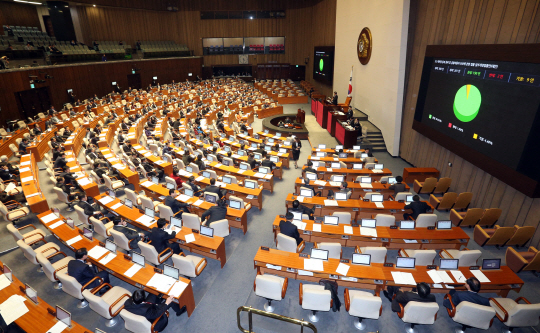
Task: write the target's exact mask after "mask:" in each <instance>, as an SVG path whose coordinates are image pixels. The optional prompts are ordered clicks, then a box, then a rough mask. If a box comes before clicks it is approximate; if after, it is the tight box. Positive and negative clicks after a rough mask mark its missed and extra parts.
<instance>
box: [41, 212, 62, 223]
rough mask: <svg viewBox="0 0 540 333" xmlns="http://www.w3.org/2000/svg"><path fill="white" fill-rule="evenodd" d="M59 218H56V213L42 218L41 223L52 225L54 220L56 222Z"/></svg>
mask: <svg viewBox="0 0 540 333" xmlns="http://www.w3.org/2000/svg"><path fill="white" fill-rule="evenodd" d="M57 218H58V216H56V214H54V213H50V214H48V215H45V216H43V217H42V218H41V221H43V223H45V224H47V223H50V222H52V221H54V220H56V219H57Z"/></svg>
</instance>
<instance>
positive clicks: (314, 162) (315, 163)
mask: <svg viewBox="0 0 540 333" xmlns="http://www.w3.org/2000/svg"><path fill="white" fill-rule="evenodd" d="M311 163H313V167H314V168H315V169H317V168H318V167H320V166H321V167H322V166H324V162H319V161H312V162H311Z"/></svg>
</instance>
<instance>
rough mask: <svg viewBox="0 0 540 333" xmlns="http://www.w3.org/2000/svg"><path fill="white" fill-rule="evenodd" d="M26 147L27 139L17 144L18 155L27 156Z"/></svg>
mask: <svg viewBox="0 0 540 333" xmlns="http://www.w3.org/2000/svg"><path fill="white" fill-rule="evenodd" d="M28 146H29V144H28V139H27V138H24V139H22V140H21V142H20V143H19V153H20V154H22V155H26V154H28V152H27V151H26V148H28Z"/></svg>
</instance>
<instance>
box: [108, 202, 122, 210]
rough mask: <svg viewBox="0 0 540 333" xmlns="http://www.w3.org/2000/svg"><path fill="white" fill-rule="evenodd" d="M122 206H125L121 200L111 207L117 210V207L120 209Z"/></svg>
mask: <svg viewBox="0 0 540 333" xmlns="http://www.w3.org/2000/svg"><path fill="white" fill-rule="evenodd" d="M122 206H123V205H122V203H121V202H119V203H116V204H114V205H113V206H111V209H112V210H116V209H118V208H120V207H122Z"/></svg>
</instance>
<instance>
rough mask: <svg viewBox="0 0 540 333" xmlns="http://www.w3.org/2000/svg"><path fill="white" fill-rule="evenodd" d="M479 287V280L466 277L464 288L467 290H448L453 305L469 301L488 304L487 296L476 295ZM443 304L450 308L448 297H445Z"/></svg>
mask: <svg viewBox="0 0 540 333" xmlns="http://www.w3.org/2000/svg"><path fill="white" fill-rule="evenodd" d="M481 287H482V286H481V284H480V281H478V279H477V278H475V277H470V278H468V279H467V283H465V288H467V291H456V290H455V289H451V290H450V296H452V303H453V304H454V306H457V305H458V304H459V303H461V302H471V303H474V304H478V305H484V306H489V298H486V297H483V296H480V295H478V292H480V289H481ZM443 305H444V306H445V307H447V308H448V309H450V310H452V304H450V300H449V299H445V300H444V301H443Z"/></svg>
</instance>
